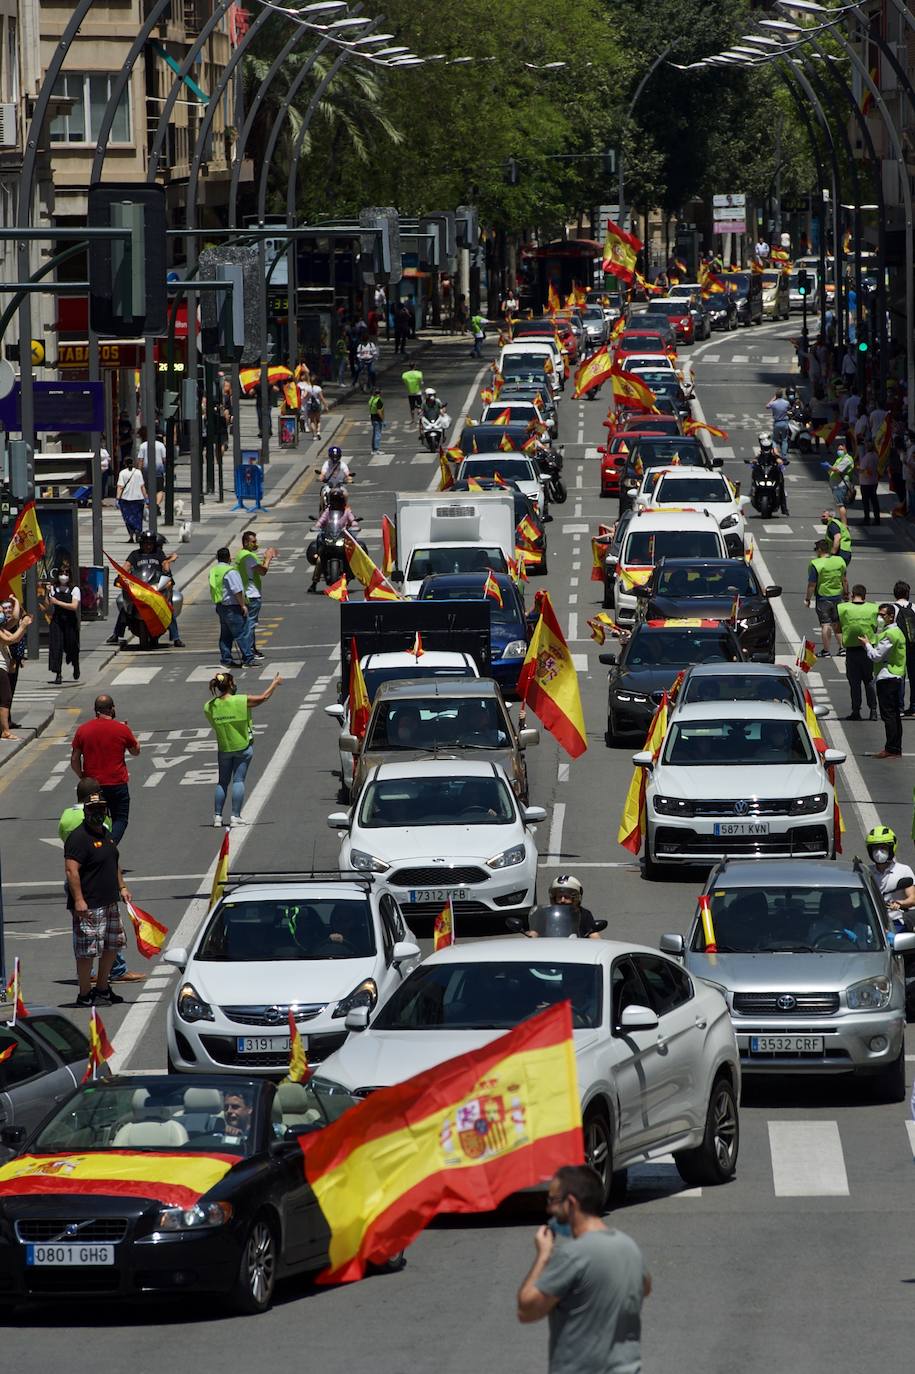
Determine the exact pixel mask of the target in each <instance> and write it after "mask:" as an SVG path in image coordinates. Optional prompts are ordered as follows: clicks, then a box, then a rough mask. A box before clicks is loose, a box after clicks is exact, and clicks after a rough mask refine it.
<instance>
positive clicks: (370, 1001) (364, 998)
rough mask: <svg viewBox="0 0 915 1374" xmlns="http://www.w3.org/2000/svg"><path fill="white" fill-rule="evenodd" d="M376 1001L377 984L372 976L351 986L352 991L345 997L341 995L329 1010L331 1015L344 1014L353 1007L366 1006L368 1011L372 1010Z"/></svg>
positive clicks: (334, 1016)
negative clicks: (353, 986) (356, 985)
mask: <svg viewBox="0 0 915 1374" xmlns="http://www.w3.org/2000/svg"><path fill="white" fill-rule="evenodd" d="M377 1002H378V984H377V983H376V982H375V979H374V978H363V980H362V982H361V983H360V984H359V986H358V987H355V988H353V990H352V992H351V993H349V994H348V995H347V996H346V997H342V998H341V999H340V1001H339V1002H338V1003H337V1005H336V1006H335V1007H334V1009H333V1011H332V1012H331V1016H332V1017H333V1018H336V1017H338V1016H346V1015H347V1013H348V1012H351V1011H353V1009H354V1008H355V1007H368V1009H369V1011H374V1009H375V1006H376V1004H377Z"/></svg>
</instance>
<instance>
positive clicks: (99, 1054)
mask: <svg viewBox="0 0 915 1374" xmlns="http://www.w3.org/2000/svg"><path fill="white" fill-rule="evenodd" d="M113 1056H114V1047H113V1046H112V1044H111V1041H110V1040H109V1039H108V1032H107V1031H106V1030H105V1027H104V1025H103V1024H102V1018H101V1017H100V1016H99V1014H98V1012H97V1011H96V1009H95V1007H93V1008H92V1014H91V1016H90V1017H89V1058H88V1061H87V1063H86V1072H85V1073H84V1074H83V1082H84V1083H85V1082H86V1081H87V1080H88V1079H90V1078H91V1079H93V1080H94V1079H96V1078H98V1076H99V1073H100V1072H101V1070H102V1069H103V1068H104V1067H105V1065H106V1064H107V1063H108V1060H109V1059H111V1058H112V1057H113Z"/></svg>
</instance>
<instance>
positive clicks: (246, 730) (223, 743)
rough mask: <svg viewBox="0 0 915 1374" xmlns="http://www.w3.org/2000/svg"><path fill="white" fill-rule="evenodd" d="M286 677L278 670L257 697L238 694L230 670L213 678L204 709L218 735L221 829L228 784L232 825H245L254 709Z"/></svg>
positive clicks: (216, 821) (216, 816) (217, 816)
mask: <svg viewBox="0 0 915 1374" xmlns="http://www.w3.org/2000/svg"><path fill="white" fill-rule="evenodd" d="M282 681H283V679H282V678H281V677H280V675H279V674H278V673H277V675H276V676H275V677H274V679H273V681H272V682H271V683H270V685H269V686H268V687H267V689H266V691H264V692H259V693H258V694H257V695H256V696H248V695H246V694H245V693H242V694H241V695H239V694H238V687H237V686H236V683H235V678H234V677H233V676H232V674H231V673H228V672H221V673H217V674H216V676H215V677H213V678H211V679H210V698H211V699H210V700H209V701H208V702H207V703H206V704H205V706H204V708H203V714H204V715H205V716H206V718H207V720H208V721H209V723H210V725H211V726H212V728H213V733H214V734H215V736H216V763H217V780H216V792H215V796H214V810H213V825H214V826H216V827H219V828H221V826H222V824H223V820H222V811H223V807H224V806H225V804H226V797H227V795H228V791H229V786H230V785H231V788H232V814H231V819H230V821H229V824H230V825H244V824H245V822H244V821H243V820H242V814H241V813H242V809H243V807H244V804H245V778H246V776H247V772H248V768H249V766H250V764H251V760H252V758H253V757H254V730H253V727H252V724H251V712H252V710H253V709H254V708H255V707H257V706H262V705H263V704H264V702H265V701H269V700H270V698H271V697H272V696H273V693H274V692H275V691H276V689H277V687H279V685H280V683H281V682H282Z"/></svg>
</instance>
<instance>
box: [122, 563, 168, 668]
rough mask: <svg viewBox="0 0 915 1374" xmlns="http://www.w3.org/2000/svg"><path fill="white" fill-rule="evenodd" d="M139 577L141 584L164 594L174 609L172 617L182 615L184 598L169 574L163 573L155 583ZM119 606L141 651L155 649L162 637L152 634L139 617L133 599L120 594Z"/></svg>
mask: <svg viewBox="0 0 915 1374" xmlns="http://www.w3.org/2000/svg"><path fill="white" fill-rule="evenodd" d="M137 576H138V578H139V580H140V581H141V582H149V583H150V585H151V586H153V587H154V588H155V590H156V591H157V592H161V593H162V595H163V596H164V597H165V599H166V600H167V601H168V603H169V605H170V606H171V608H172V615H175V616H177V615H180V614H181V607H182V606H183V605H184V597H183V596H182V594H181V592H180V591H179V589H178V588H177V587H176V586H175V584H174V582H173V581H172V579H171V578H170V577H169V576H168V574H167V573H163V574H162V576H161V577H158V578H157V579H156V580H155V582H153V581H152V580H151V579H150V578H148V577H140V576H139V574H137ZM117 606H118V610H119V611H123V613H124V619H125V621H126V622H127V628H128V630H129V631H130V633H131V634H132V635H134V636H135V637H136V639H137V640H138V641H139V647H140V648H141V649H154V648H155V647H156V645H157V644H158V642H159V639H160V636H159V635H152V634H150V632H149V629H148V627H147V625H146V622H145V620H143V619H142V618H141V616H140V615H139V613H138V611H137V608H136V604H135V603H134V601H133V600H132V599H131V597H129V596H125V595H124V593H123V592H119V593H118V598H117Z"/></svg>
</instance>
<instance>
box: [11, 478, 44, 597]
mask: <svg viewBox="0 0 915 1374" xmlns="http://www.w3.org/2000/svg"><path fill="white" fill-rule="evenodd" d="M43 557H44V538H43V536H42V533H41V530H40V529H39V528H38V515H37V514H36V511H35V502H34V501H26V503H25V505H24V506H23V507H22V509H21V511H20V512H19V514H18V515H17V516H16V523H15V525H14V526H13V533H12V534H11V535H10V542H9V544H8V545H7V549H6V556H5V558H4V559H3V568H2V570H0V596H9V593H10V586H11V584H12V582H13V579H14V578H16V577H21V576H22V574H23V573H24V572H26V571H27V570H28V569H29V568H30V567H31V566H32V564H33V563H37V562H38V560H39V558H43Z"/></svg>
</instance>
